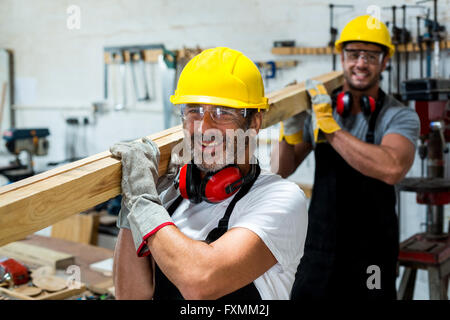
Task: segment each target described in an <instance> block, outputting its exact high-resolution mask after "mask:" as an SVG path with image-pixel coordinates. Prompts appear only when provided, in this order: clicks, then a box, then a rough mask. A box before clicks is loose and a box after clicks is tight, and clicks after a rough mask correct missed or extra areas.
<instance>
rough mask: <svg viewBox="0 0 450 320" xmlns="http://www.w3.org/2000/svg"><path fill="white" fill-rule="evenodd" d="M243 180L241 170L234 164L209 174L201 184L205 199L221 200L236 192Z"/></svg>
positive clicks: (211, 201) (213, 201)
mask: <svg viewBox="0 0 450 320" xmlns="http://www.w3.org/2000/svg"><path fill="white" fill-rule="evenodd" d="M242 182H243V177H242V174H241V171H240V170H239V168H238V167H237V166H234V165H232V166H227V167H225V168H223V169H222V170H220V171H217V172H214V173H211V174H208V175H207V176H206V177H205V178H203V181H202V184H201V193H202V197H203V200H205V201H207V202H210V203H217V202H221V201H223V200H225V199H226V198H228V197H230V196H231V195H233V194H234V193H236V192H237V191H238V190H239V187H240V186H241V184H242Z"/></svg>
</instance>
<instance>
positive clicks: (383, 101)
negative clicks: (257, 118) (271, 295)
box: [277, 15, 419, 300]
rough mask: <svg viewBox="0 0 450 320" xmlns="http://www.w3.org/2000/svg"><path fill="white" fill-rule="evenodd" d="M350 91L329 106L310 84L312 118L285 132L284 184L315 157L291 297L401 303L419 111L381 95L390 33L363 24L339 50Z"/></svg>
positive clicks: (351, 28)
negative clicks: (402, 250) (408, 183)
mask: <svg viewBox="0 0 450 320" xmlns="http://www.w3.org/2000/svg"><path fill="white" fill-rule="evenodd" d="M335 47H336V50H337V51H338V52H340V53H341V63H342V69H343V71H344V83H343V87H342V88H339V89H338V90H336V91H335V92H333V93H332V96H331V97H330V96H329V95H328V94H327V92H326V89H325V88H324V86H323V85H322V84H321V83H318V82H316V81H312V80H309V81H307V82H306V89H307V91H308V93H309V95H310V97H311V102H312V113H311V115H310V116H308V115H306V113H303V114H300V115H296V116H294V117H293V118H291V119H288V120H287V121H285V122H284V123H283V124H282V127H281V128H282V131H281V132H280V133H281V135H280V144H279V147H280V151H279V152H280V154H279V158H280V164H279V169H278V170H277V172H278V173H279V174H280V175H281V176H282V177H287V176H289V175H290V174H292V173H293V172H294V171H295V170H296V168H297V167H298V166H299V165H300V164H301V163H302V161H303V160H304V159H305V158H306V156H307V155H308V154H309V153H310V152H311V151H312V150H314V156H315V163H316V167H315V177H314V187H313V193H312V198H311V203H310V207H309V212H308V216H309V219H308V233H307V238H306V243H305V253H304V255H303V257H302V259H301V261H300V264H299V266H298V270H297V274H296V280H295V283H294V286H293V290H292V296H291V298H292V299H294V300H296V299H350V300H351V299H396V289H395V279H396V267H397V256H398V245H399V243H398V242H399V239H398V237H399V236H398V222H397V216H396V213H395V202H396V199H395V191H394V184H396V183H397V182H399V181H400V180H402V179H403V178H404V177H405V175H406V173H407V172H408V170H409V169H410V167H411V165H412V163H413V160H414V155H415V146H416V141H417V139H418V134H419V119H418V116H417V114H416V113H415V112H414V110H412V109H410V108H408V107H405V106H403V105H402V104H401V103H400V102H399V101H397V100H396V99H394V97H392V96H390V95H386V94H385V93H384V92H383V91H382V90H381V88H380V86H379V83H380V77H381V72H382V71H383V70H384V69H385V67H386V64H387V62H388V60H389V58H390V57H391V56H392V55H393V53H394V47H393V45H392V43H391V39H390V36H389V31H388V29H387V28H386V26H385V25H384V24H383V23H382V22H381V21H379V20H377V19H376V18H374V17H372V16H369V15H366V16H360V17H357V18H355V19H354V20H352V21H350V22H349V23H348V24H347V25H346V26H345V28H344V29H343V30H342V33H341V36H340V39H339V40H338V41H336V44H335Z"/></svg>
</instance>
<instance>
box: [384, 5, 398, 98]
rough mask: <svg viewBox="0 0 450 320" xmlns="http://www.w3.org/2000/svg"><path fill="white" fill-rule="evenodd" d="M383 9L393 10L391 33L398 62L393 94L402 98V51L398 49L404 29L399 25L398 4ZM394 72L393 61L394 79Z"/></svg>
mask: <svg viewBox="0 0 450 320" xmlns="http://www.w3.org/2000/svg"><path fill="white" fill-rule="evenodd" d="M383 9H389V10H392V31H391V32H392V34H391V39H392V44H393V45H394V47H395V64H396V68H395V73H396V82H395V84H396V85H395V89H396V91H395V93H393V95H394V96H395V97H396V98H398V99H400V63H401V61H400V51H399V50H398V46H399V44H400V43H401V38H402V29H401V28H398V27H397V24H396V22H397V17H396V11H397V6H390V7H383ZM392 72H393V68H392V63H391V67H390V70H389V78H390V79H392ZM389 82H390V85H392V80H390V81H389ZM389 92H392V89H391V87H390V88H389Z"/></svg>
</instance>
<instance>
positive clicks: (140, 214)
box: [110, 137, 174, 256]
mask: <svg viewBox="0 0 450 320" xmlns="http://www.w3.org/2000/svg"><path fill="white" fill-rule="evenodd" d="M110 151H111V153H112V155H113V156H114V157H115V158H118V159H121V162H122V183H121V185H122V208H121V212H120V213H119V222H118V224H123V225H124V227H126V226H127V225H129V227H130V229H131V233H132V235H133V241H134V245H135V247H136V251H137V254H138V256H146V255H148V254H149V253H150V251H149V249H148V247H147V244H146V240H147V239H148V238H149V237H150V236H151V235H153V234H154V233H155V232H156V231H158V230H159V229H161V228H162V227H165V226H167V225H174V223H173V221H172V219H171V218H170V216H169V214H168V213H167V211H166V209H165V208H164V207H163V206H162V205H161V201H160V199H159V195H158V192H157V188H156V184H155V181H157V179H158V164H159V149H158V146H157V145H156V144H155V143H154V142H153V141H151V140H150V139H148V138H145V137H144V138H142V140H141V141H133V142H127V143H125V142H120V143H116V144H115V145H114V146H112V147H111V148H110ZM125 216H126V217H127V220H128V224H127V223H125V221H124V218H125Z"/></svg>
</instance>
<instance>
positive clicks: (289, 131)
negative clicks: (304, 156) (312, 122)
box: [278, 111, 307, 145]
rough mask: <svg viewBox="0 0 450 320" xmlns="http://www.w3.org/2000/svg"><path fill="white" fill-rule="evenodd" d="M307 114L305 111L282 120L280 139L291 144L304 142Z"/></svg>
mask: <svg viewBox="0 0 450 320" xmlns="http://www.w3.org/2000/svg"><path fill="white" fill-rule="evenodd" d="M306 116H307V113H306V111H304V112H300V113H298V114H296V115H294V116H292V117H290V118H288V119H286V120H284V121H282V122H280V138H279V139H278V140H279V141H282V140H284V141H286V142H287V143H288V144H291V145H296V144H297V143H300V142H302V141H303V125H304V124H305V118H306Z"/></svg>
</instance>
